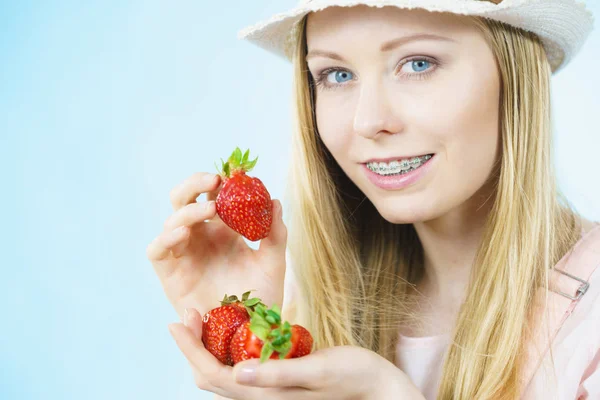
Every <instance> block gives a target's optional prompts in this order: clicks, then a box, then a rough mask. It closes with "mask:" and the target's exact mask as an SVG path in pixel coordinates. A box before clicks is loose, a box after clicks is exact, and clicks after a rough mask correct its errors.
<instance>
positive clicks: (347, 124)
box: [316, 96, 353, 166]
mask: <svg viewBox="0 0 600 400" xmlns="http://www.w3.org/2000/svg"><path fill="white" fill-rule="evenodd" d="M330 97H331V96H330ZM340 100H341V99H338V100H334V99H330V98H325V100H323V99H321V100H320V99H317V104H316V117H317V118H316V121H317V127H318V131H319V135H320V137H321V140H322V141H323V143H324V144H325V146H326V147H327V149H328V150H329V151H330V152H331V154H332V155H333V157H334V158H335V159H336V160H338V162H339V163H340V164H344V161H343V159H344V154H348V153H349V150H350V146H351V143H352V137H351V136H352V124H353V115H352V111H351V110H352V108H350V105H349V104H347V103H348V102H347V100H346V102H345V103H344V102H343V100H342V103H340ZM342 166H343V165H342Z"/></svg>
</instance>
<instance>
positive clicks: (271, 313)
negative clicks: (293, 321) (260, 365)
mask: <svg viewBox="0 0 600 400" xmlns="http://www.w3.org/2000/svg"><path fill="white" fill-rule="evenodd" d="M250 331H252V333H254V334H255V335H256V337H258V338H259V339H260V340H262V341H263V348H262V350H261V357H260V359H261V362H264V361H266V360H267V359H269V358H270V357H271V355H272V354H273V352H277V353H278V354H279V358H280V359H283V358H285V356H286V355H287V354H288V353H289V351H290V350H291V348H292V342H291V340H292V326H291V325H290V323H289V322H287V321H285V322H283V323H282V320H281V309H280V308H279V307H278V306H277V305H276V304H274V305H273V306H272V307H271V308H270V309H267V308H266V306H265V305H264V304H258V305H256V307H255V309H254V312H252V313H250Z"/></svg>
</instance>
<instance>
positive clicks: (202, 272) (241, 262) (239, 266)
mask: <svg viewBox="0 0 600 400" xmlns="http://www.w3.org/2000/svg"><path fill="white" fill-rule="evenodd" d="M220 183H221V177H220V176H219V175H215V174H208V173H197V174H194V175H193V176H191V177H190V178H188V179H187V180H185V181H184V182H183V183H182V184H180V185H179V186H177V187H176V188H175V189H173V190H172V191H171V204H172V206H173V209H174V211H175V212H174V213H173V214H172V215H171V216H170V217H169V218H167V220H166V221H165V223H164V231H163V232H162V233H161V234H160V235H159V236H158V237H157V238H156V239H154V240H153V241H152V243H150V244H149V245H148V248H147V256H148V259H149V260H150V261H151V262H152V265H153V267H154V271H155V272H156V274H157V275H158V277H159V279H160V282H161V284H162V287H163V289H164V291H165V294H166V295H167V298H168V299H169V301H170V302H171V304H172V305H173V307H174V308H175V310H176V312H177V313H178V314H179V316H180V317H182V316H183V310H184V309H185V308H186V307H193V308H195V309H197V310H198V311H199V312H201V313H202V314H204V313H206V312H208V311H210V310H211V309H212V308H215V307H217V306H219V305H220V303H219V301H220V300H221V299H222V298H223V296H224V295H225V294H227V295H237V296H238V297H240V296H241V295H242V294H243V293H244V292H246V291H248V290H255V291H254V292H252V297H260V298H261V299H262V300H263V303H265V304H267V305H268V306H271V305H272V304H273V303H275V304H277V305H279V306H280V307H281V306H282V302H283V281H284V275H285V248H286V241H287V230H286V227H285V225H284V223H283V220H282V217H281V203H280V202H279V201H277V200H274V201H273V214H274V215H273V224H272V226H271V231H270V234H269V236H268V237H267V238H265V239H263V240H262V241H261V243H260V247H259V249H258V250H254V249H252V248H250V247H249V246H248V245H247V244H246V242H245V241H244V239H243V237H242V236H241V235H239V234H238V233H237V232H235V231H234V230H232V229H231V228H229V227H228V226H227V225H225V223H224V222H223V221H221V219H220V218H219V216H218V214H217V212H216V207H215V202H214V200H215V198H216V196H217V193H218V190H219V186H220ZM203 193H207V201H203V202H196V198H197V197H198V196H199V195H200V194H203Z"/></svg>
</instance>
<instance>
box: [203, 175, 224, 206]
mask: <svg viewBox="0 0 600 400" xmlns="http://www.w3.org/2000/svg"><path fill="white" fill-rule="evenodd" d="M219 181H220V182H219V186H218V187H217V188H216V189H214V190H211V191H210V192H207V193H206V199H207V200H213V201H214V200H216V199H217V195H218V194H219V192H220V191H221V188H222V187H223V181H222V180H221V179H219Z"/></svg>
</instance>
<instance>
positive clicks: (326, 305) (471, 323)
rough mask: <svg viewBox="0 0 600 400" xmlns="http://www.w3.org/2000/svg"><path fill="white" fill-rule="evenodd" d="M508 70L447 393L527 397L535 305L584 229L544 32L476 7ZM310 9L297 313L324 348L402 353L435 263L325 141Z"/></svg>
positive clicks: (300, 154) (299, 41)
mask: <svg viewBox="0 0 600 400" xmlns="http://www.w3.org/2000/svg"><path fill="white" fill-rule="evenodd" d="M473 21H474V23H475V24H476V25H477V26H478V27H479V28H480V29H481V31H482V33H483V34H484V36H485V38H486V39H487V41H488V43H489V45H490V47H491V48H492V50H493V53H494V55H495V58H496V61H497V66H498V71H499V74H500V78H501V100H500V104H499V110H500V121H501V124H500V127H499V130H500V139H501V156H500V159H499V164H498V165H497V168H496V170H495V181H494V193H493V196H492V199H491V201H493V205H492V211H491V212H490V214H489V216H488V218H487V221H486V226H485V230H484V233H483V237H482V241H481V245H480V247H479V249H478V251H477V255H476V258H475V261H474V265H473V268H472V273H471V277H470V281H469V284H468V287H467V296H466V300H465V301H464V303H463V304H462V306H461V309H460V311H459V314H458V317H457V322H456V325H455V328H454V332H453V341H452V343H451V345H450V346H449V348H448V351H447V353H446V357H445V361H444V366H443V374H442V379H441V382H440V386H439V394H438V399H440V400H441V399H443V400H448V399H515V398H517V397H518V396H519V394H520V391H521V390H522V388H521V387H520V380H519V375H520V373H521V368H522V365H523V362H524V360H523V355H524V354H525V352H524V346H525V345H526V337H527V329H528V318H527V316H528V312H529V310H530V309H531V307H532V299H533V295H534V293H535V291H536V290H537V289H538V288H540V287H542V288H547V280H548V273H549V269H550V268H551V267H552V266H553V265H554V264H555V263H556V262H557V261H558V260H559V259H560V258H561V257H562V255H564V254H565V253H566V252H567V251H568V250H569V249H570V248H571V247H572V246H573V244H574V243H575V242H576V241H577V238H578V230H577V224H576V215H575V213H574V212H573V211H572V210H571V209H570V208H569V207H568V206H567V205H566V202H564V201H563V198H562V196H561V195H560V193H559V192H558V190H557V188H556V185H555V174H554V170H553V167H552V156H551V153H552V152H551V148H552V143H551V118H550V89H549V85H550V76H551V70H550V67H549V64H548V62H547V59H546V55H545V52H544V49H543V47H542V45H541V43H540V41H539V39H538V38H537V37H536V36H535V35H533V34H530V33H527V32H524V31H522V30H519V29H517V28H514V27H511V26H508V25H505V24H502V23H499V22H495V21H491V20H484V19H478V18H474V19H473ZM305 28H306V18H304V19H303V20H302V21H301V23H300V24H299V25H298V27H297V30H296V32H297V35H296V37H295V40H296V45H295V53H294V61H293V64H294V102H295V131H294V137H293V152H292V160H291V166H292V167H291V169H290V177H289V182H288V190H289V192H288V193H287V195H288V196H290V199H291V201H290V207H291V212H290V213H289V214H288V215H289V216H290V220H289V221H288V224H289V241H288V243H289V251H290V261H291V264H292V265H293V269H294V271H295V273H296V277H297V280H298V287H299V290H300V293H299V296H297V304H295V308H296V311H297V316H296V319H297V320H298V321H301V323H303V324H305V325H306V326H307V327H308V328H309V329H310V330H311V332H312V333H313V335H314V338H315V345H316V348H317V349H318V348H325V347H331V346H338V345H355V346H361V347H364V348H367V349H370V350H372V351H374V352H376V353H378V354H380V355H381V356H382V357H385V358H386V359H388V360H390V361H392V362H395V348H396V343H397V340H398V334H399V328H400V326H402V324H409V323H412V322H411V321H414V320H415V319H418V316H416V315H412V314H411V313H410V311H409V310H411V309H412V307H411V302H413V301H414V300H413V297H412V296H411V295H410V294H409V293H410V288H411V285H412V284H413V283H414V282H415V279H416V278H417V277H419V276H420V275H421V274H422V272H423V248H422V246H421V243H420V241H419V238H418V236H417V234H416V231H415V229H414V227H413V225H412V224H392V223H389V222H388V221H386V220H385V219H383V217H382V216H381V215H380V214H379V213H378V212H377V210H376V209H375V207H374V206H373V204H372V203H371V202H370V201H369V200H368V199H366V198H365V196H364V194H362V193H361V192H360V190H359V189H358V188H357V187H356V186H355V185H354V184H353V182H351V181H350V180H349V179H348V177H347V176H346V175H345V174H344V173H343V171H342V170H341V169H340V167H339V165H338V164H337V163H336V162H335V160H334V159H333V157H332V156H331V154H330V153H329V151H328V150H327V148H326V146H325V145H324V144H323V142H322V141H321V139H320V137H319V134H318V131H317V126H316V119H315V107H314V104H315V93H314V82H313V81H312V77H311V76H310V74H309V72H308V69H307V65H306V58H305V57H306V51H307V44H306V30H305Z"/></svg>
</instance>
